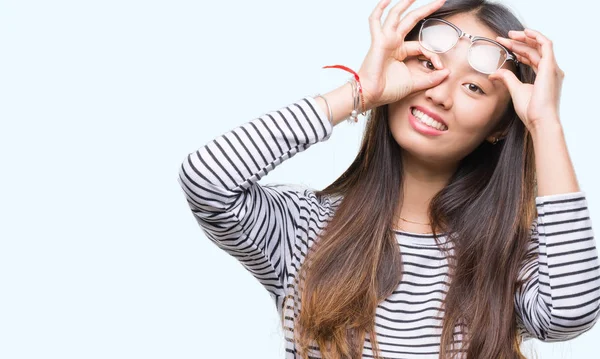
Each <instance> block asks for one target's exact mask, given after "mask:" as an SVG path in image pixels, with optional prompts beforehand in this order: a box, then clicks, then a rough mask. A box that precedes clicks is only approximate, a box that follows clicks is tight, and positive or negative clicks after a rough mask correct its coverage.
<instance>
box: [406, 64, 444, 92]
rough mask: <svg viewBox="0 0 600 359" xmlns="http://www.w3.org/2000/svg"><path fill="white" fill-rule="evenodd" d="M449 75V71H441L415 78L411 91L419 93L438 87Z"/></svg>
mask: <svg viewBox="0 0 600 359" xmlns="http://www.w3.org/2000/svg"><path fill="white" fill-rule="evenodd" d="M448 74H450V70H448V69H441V70H436V71H433V72H430V73H429V74H427V76H417V78H416V79H415V83H414V86H413V91H421V90H425V89H427V88H430V87H433V86H436V85H438V84H439V83H440V82H442V81H443V80H444V79H445V78H446V77H447V76H448Z"/></svg>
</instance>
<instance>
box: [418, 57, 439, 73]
mask: <svg viewBox="0 0 600 359" xmlns="http://www.w3.org/2000/svg"><path fill="white" fill-rule="evenodd" d="M418 61H419V62H421V64H422V63H423V62H425V67H426V68H428V69H429V70H432V71H433V70H435V69H436V68H435V65H434V64H433V62H431V61H430V60H429V59H418ZM429 65H431V67H429Z"/></svg>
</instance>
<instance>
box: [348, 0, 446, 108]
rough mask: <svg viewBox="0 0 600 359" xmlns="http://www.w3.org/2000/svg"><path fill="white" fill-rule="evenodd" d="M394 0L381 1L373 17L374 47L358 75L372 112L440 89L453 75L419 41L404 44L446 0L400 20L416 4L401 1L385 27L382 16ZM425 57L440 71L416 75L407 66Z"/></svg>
mask: <svg viewBox="0 0 600 359" xmlns="http://www.w3.org/2000/svg"><path fill="white" fill-rule="evenodd" d="M390 1H391V0H381V1H379V3H378V4H377V7H376V8H375V9H374V10H373V12H372V13H371V15H370V16H369V27H370V31H371V46H370V48H369V52H368V53H367V56H366V57H365V59H364V61H363V63H362V65H361V67H360V70H359V71H358V75H359V77H360V83H361V85H362V87H363V96H364V98H365V102H366V104H368V108H367V109H370V108H374V107H377V106H382V105H385V104H388V103H393V102H396V101H398V100H400V99H402V98H404V97H406V96H407V95H409V94H410V93H412V92H415V91H420V90H424V89H427V88H429V87H433V86H436V85H437V84H439V83H440V82H442V80H444V78H446V76H448V73H449V71H448V70H447V69H443V65H442V62H441V60H440V58H439V56H438V54H436V53H434V52H430V51H427V50H426V49H423V47H422V46H421V45H420V44H419V42H418V41H406V42H405V41H404V38H405V37H406V34H408V32H409V31H410V30H411V29H412V28H413V27H414V26H416V25H417V23H418V22H419V21H420V20H421V19H423V18H425V17H427V16H428V15H430V14H432V13H433V12H435V11H436V10H437V9H439V8H440V7H441V6H442V5H443V4H444V2H445V0H436V1H434V2H432V3H429V4H427V5H424V6H422V7H420V8H418V9H415V10H413V11H411V12H410V13H408V14H407V15H406V16H405V17H404V18H403V19H402V20H401V19H400V16H401V15H402V13H403V12H404V11H405V10H406V9H407V8H408V7H409V6H410V5H411V4H412V3H413V2H414V1H415V0H400V2H399V3H398V4H396V5H395V6H394V7H392V8H391V9H390V11H389V13H388V15H387V17H386V19H385V22H384V24H383V26H382V25H381V15H382V13H383V10H384V9H385V7H386V6H387V5H388V4H389V2H390ZM418 55H423V56H425V57H426V58H428V59H430V61H431V62H432V63H433V65H434V66H435V67H436V68H437V69H439V70H436V71H427V72H423V71H419V72H413V71H411V70H409V68H408V67H407V66H406V65H405V64H404V60H405V59H406V58H407V57H409V56H418Z"/></svg>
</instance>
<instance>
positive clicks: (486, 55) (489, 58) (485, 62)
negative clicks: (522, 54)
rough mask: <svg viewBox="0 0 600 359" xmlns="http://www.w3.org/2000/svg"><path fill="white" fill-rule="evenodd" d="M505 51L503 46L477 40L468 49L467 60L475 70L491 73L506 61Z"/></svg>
mask: <svg viewBox="0 0 600 359" xmlns="http://www.w3.org/2000/svg"><path fill="white" fill-rule="evenodd" d="M506 57H507V53H506V51H504V49H503V48H501V47H500V46H498V45H497V44H494V43H492V42H489V41H485V40H477V41H475V42H473V45H471V49H470V50H469V62H470V63H471V66H473V67H474V68H475V69H476V70H477V71H480V72H483V73H486V74H491V73H494V72H495V71H496V70H498V69H499V68H500V67H501V66H502V65H503V64H504V62H505V61H506Z"/></svg>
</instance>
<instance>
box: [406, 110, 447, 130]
mask: <svg viewBox="0 0 600 359" xmlns="http://www.w3.org/2000/svg"><path fill="white" fill-rule="evenodd" d="M410 114H411V115H412V117H413V118H414V119H415V120H416V121H417V122H418V123H419V125H422V126H426V127H427V128H430V129H432V130H436V131H439V132H445V131H448V125H446V123H445V122H444V121H443V120H442V119H441V118H440V117H439V116H437V115H435V114H433V113H431V112H429V111H427V109H424V108H422V107H419V106H417V107H411V108H410Z"/></svg>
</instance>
